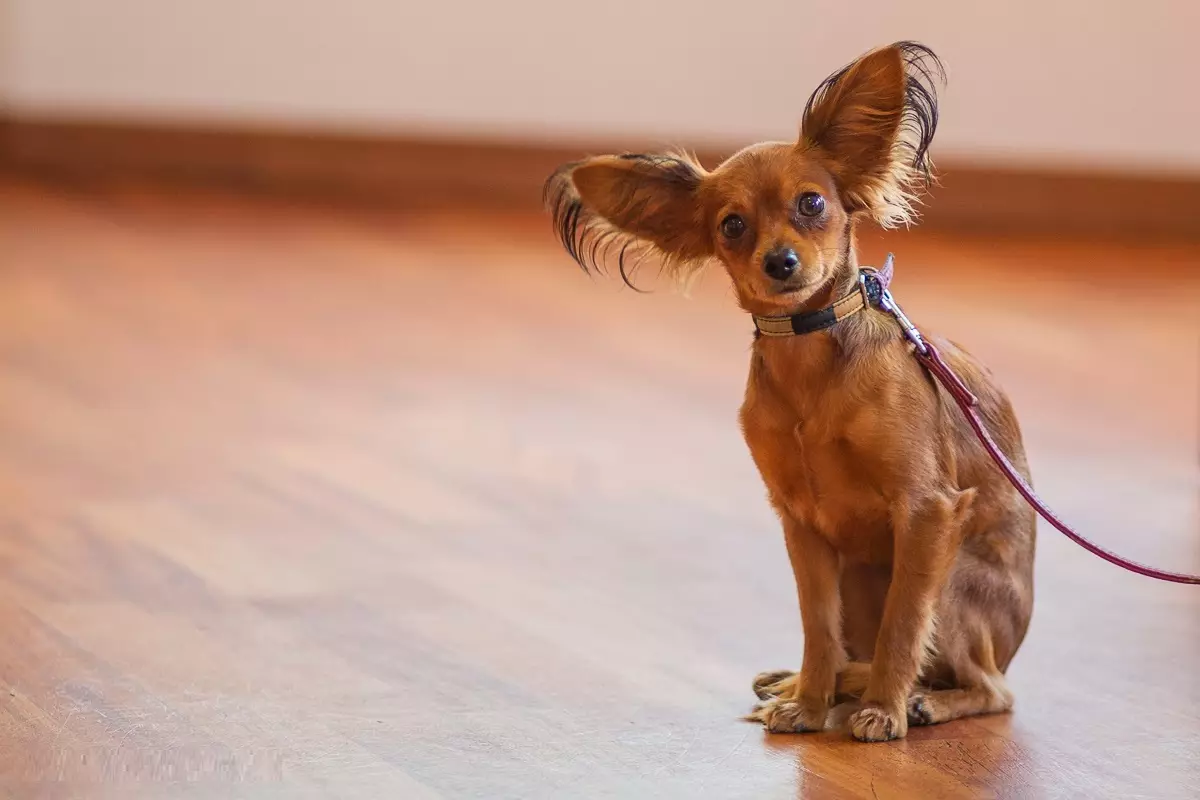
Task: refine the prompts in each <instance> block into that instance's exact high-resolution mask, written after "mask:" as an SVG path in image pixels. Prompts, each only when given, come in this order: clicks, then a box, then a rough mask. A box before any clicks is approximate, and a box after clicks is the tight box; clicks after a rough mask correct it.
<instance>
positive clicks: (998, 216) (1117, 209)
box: [0, 119, 1200, 239]
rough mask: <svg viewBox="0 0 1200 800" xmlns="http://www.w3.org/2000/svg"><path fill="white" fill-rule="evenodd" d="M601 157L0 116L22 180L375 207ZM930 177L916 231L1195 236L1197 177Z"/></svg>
mask: <svg viewBox="0 0 1200 800" xmlns="http://www.w3.org/2000/svg"><path fill="white" fill-rule="evenodd" d="M635 144H636V143H635ZM643 144H644V143H643ZM613 149H614V148H612V147H610V146H597V147H592V148H584V147H570V146H551V145H542V144H533V143H522V142H499V141H484V140H468V139H463V140H454V139H446V138H434V137H399V136H397V137H372V136H354V135H339V134H330V133H305V132H294V131H273V130H251V129H240V130H239V129H209V130H206V129H201V128H195V127H185V126H179V127H172V126H168V125H159V124H140V123H121V124H116V123H113V124H101V123H96V122H89V121H46V120H25V119H22V120H15V119H9V120H7V121H4V120H0V165H3V166H4V167H5V168H6V169H8V170H10V171H16V172H20V173H23V174H29V175H37V176H42V177H46V178H51V179H71V180H75V181H78V180H105V181H111V180H126V179H132V180H147V179H149V180H157V181H162V180H169V181H183V182H189V183H207V184H216V185H221V186H225V187H232V188H236V189H238V190H242V191H265V192H271V193H285V194H290V195H307V196H314V197H323V198H336V199H343V200H355V201H365V202H371V203H389V204H392V203H395V204H420V205H430V204H433V205H441V204H469V205H474V206H478V205H484V206H497V207H505V208H536V207H538V206H539V204H540V202H541V186H542V181H543V180H544V179H545V177H546V176H547V175H548V174H549V173H550V172H551V171H552V170H553V169H554V168H555V167H556V166H558V165H559V164H562V163H564V162H566V161H570V160H573V159H577V158H580V157H581V156H583V155H586V154H587V153H589V152H593V153H595V152H611V151H612V150H613ZM615 149H621V148H615ZM723 155H724V154H723V153H720V152H708V153H701V160H702V161H704V162H705V163H706V164H712V163H715V162H716V161H717V160H719V159H720V158H721V157H723ZM940 175H941V184H940V185H939V186H938V187H936V188H935V189H934V191H933V193H932V195H931V196H930V197H928V198H927V200H926V204H925V206H924V209H923V216H924V221H923V225H924V226H925V227H934V228H947V229H958V230H961V229H977V230H980V231H999V230H1013V231H1022V232H1046V233H1082V234H1088V235H1112V236H1119V237H1122V238H1125V237H1129V236H1131V235H1133V236H1137V235H1157V236H1170V237H1186V238H1197V239H1200V175H1187V176H1181V177H1178V178H1168V177H1163V176H1151V175H1138V174H1116V173H1112V174H1106V173H1100V172H1084V171H1076V172H1071V171H1062V170H1059V171H1052V170H1044V169H1010V168H1001V167H995V166H988V165H982V164H978V163H970V162H966V161H957V162H955V161H950V162H943V163H942V164H940Z"/></svg>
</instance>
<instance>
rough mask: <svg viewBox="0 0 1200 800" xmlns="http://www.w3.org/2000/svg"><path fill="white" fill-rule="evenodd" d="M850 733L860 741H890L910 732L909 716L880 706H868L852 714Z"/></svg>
mask: <svg viewBox="0 0 1200 800" xmlns="http://www.w3.org/2000/svg"><path fill="white" fill-rule="evenodd" d="M849 726H850V735H851V736H853V737H854V738H855V739H858V740H859V741H860V742H888V741H891V740H892V739H902V738H904V736H905V735H906V734H907V733H908V718H907V716H906V715H905V714H904V713H903V712H901V713H898V714H897V713H893V712H890V711H886V710H884V709H883V708H880V707H879V706H866V707H865V708H862V709H859V710H858V711H856V712H854V714H852V715H851V717H850V720H849Z"/></svg>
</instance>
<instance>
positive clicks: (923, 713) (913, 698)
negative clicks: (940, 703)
mask: <svg viewBox="0 0 1200 800" xmlns="http://www.w3.org/2000/svg"><path fill="white" fill-rule="evenodd" d="M908 724H909V725H932V724H933V709H932V708H931V707H930V704H929V698H928V697H926V696H925V695H923V694H921V693H919V692H918V693H915V694H912V695H909V698H908Z"/></svg>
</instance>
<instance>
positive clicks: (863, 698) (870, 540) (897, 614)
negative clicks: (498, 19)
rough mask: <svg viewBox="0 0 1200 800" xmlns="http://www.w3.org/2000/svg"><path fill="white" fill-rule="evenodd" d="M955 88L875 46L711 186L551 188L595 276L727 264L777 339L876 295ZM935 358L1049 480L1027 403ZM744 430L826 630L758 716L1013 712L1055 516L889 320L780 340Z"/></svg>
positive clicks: (966, 365) (807, 634) (803, 587)
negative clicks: (1034, 498)
mask: <svg viewBox="0 0 1200 800" xmlns="http://www.w3.org/2000/svg"><path fill="white" fill-rule="evenodd" d="M941 75H942V73H941V64H940V63H939V62H938V60H937V57H936V56H935V55H934V54H933V53H932V52H931V51H930V50H929V49H927V48H925V47H923V46H921V45H918V44H913V43H908V42H904V43H899V44H896V45H893V46H890V47H886V48H882V49H879V50H876V51H873V52H871V53H869V54H867V55H865V56H863V57H862V58H860V59H859V60H858V61H856V62H854V63H853V64H851V65H850V66H848V67H846V68H845V69H843V70H841V71H839V72H837V73H835V74H834V75H832V76H830V77H829V78H828V79H827V80H826V81H825V82H824V83H822V84H821V86H820V87H819V88H818V89H817V91H816V92H815V93H814V94H813V96H812V97H811V98H810V99H809V101H808V104H807V106H806V107H805V109H804V116H803V124H802V132H801V135H800V140H799V141H798V142H796V143H790V142H789V143H766V144H759V145H754V146H752V147H748V148H746V149H744V150H742V151H741V152H739V153H737V154H736V155H734V156H733V157H731V158H730V159H728V160H727V161H725V162H724V163H723V164H721V166H719V167H717V168H716V169H715V170H713V171H712V172H707V171H705V170H704V169H703V168H702V167H701V166H700V165H699V164H697V163H695V161H694V160H693V159H690V158H688V157H686V156H681V155H666V156H645V155H624V156H600V157H597V158H591V159H588V160H586V161H583V162H580V163H576V164H568V165H566V166H564V167H563V168H562V169H560V170H559V171H558V172H556V173H555V175H554V176H552V177H551V178H550V181H549V182H548V184H547V198H548V200H549V202H550V205H551V209H552V211H553V214H554V219H555V225H556V229H557V230H558V232H559V233H560V235H561V236H562V240H563V243H564V245H565V246H566V248H567V250H568V252H570V253H571V255H572V256H573V257H574V258H575V259H576V260H577V261H579V262H580V264H582V265H583V266H584V268H585V269H588V268H589V267H595V266H598V265H599V264H600V262H601V260H602V258H603V257H604V256H605V254H606V253H609V252H611V251H612V248H613V247H617V248H619V256H618V258H617V260H618V263H619V265H620V269H621V274H622V276H623V277H626V279H627V276H626V264H627V257H628V255H629V254H630V253H631V252H642V253H650V254H652V255H654V256H656V257H658V258H660V259H661V260H662V262H663V264H664V266H665V267H666V269H667V270H668V271H670V272H671V273H673V274H675V275H676V276H679V277H687V276H689V275H691V274H694V273H695V271H696V270H698V269H699V268H700V267H701V266H703V265H704V264H705V263H707V262H709V261H712V260H716V261H719V262H721V263H722V264H723V265H724V266H725V268H726V270H727V271H728V273H729V276H730V278H731V279H732V281H733V286H734V288H735V291H736V293H737V297H738V301H739V303H740V305H741V306H742V308H743V309H745V310H746V311H748V312H750V313H751V314H754V315H756V318H757V322H758V323H759V324H760V327H761V325H762V324H763V323H764V320H763V318H772V317H774V318H784V319H785V320H786V318H787V317H789V316H791V315H795V314H801V313H804V312H812V311H819V310H821V309H829V308H830V307H831V306H833V305H834V304H835V303H836V302H837V301H838V300H840V299H843V298H847V299H849V300H853V295H854V293H855V292H856V291H858V287H859V274H860V271H859V266H858V262H857V257H856V252H855V228H856V226H857V225H858V224H859V223H860V222H863V221H866V220H873V221H874V222H876V223H878V224H880V225H883V226H884V227H891V226H893V225H896V224H906V223H908V222H910V221H911V220H912V217H913V211H912V206H911V203H912V202H913V200H914V195H915V192H917V191H918V190H920V189H921V188H922V187H923V186H924V185H927V184H928V182H929V180H930V169H931V164H930V162H929V157H928V152H927V151H928V147H929V144H930V141H931V140H932V138H933V134H934V130H935V128H936V126H937V105H936V96H935V85H934V84H935V79H936V78H940V77H941ZM830 316H831V315H830V314H828V313H827V314H826V315H825V319H826V321H828V319H829V317H830ZM838 316H840V314H839V315H838ZM809 319H812V318H811V317H810V318H809ZM769 321H770V320H769V319H768V320H766V322H769ZM764 332H765V331H764ZM933 341H934V342H935V343H936V344H937V345H938V347H939V349H940V350H941V352H942V354H943V357H944V358H945V359H946V360H947V361H948V362H949V363H950V365H951V366H952V367H953V368H954V369H955V370H956V371H957V372H958V374H959V375H960V376H961V377H962V378H963V379H964V380H965V381H966V383H967V385H968V386H969V387H970V388H971V390H972V391H973V392H974V393H975V394H976V395H978V397H979V401H980V413H981V414H982V415H983V418H984V419H985V420H986V422H987V424H988V426H989V428H990V429H991V431H992V432H993V435H994V436H995V438H996V440H997V441H998V443H999V444H1000V446H1001V448H1002V449H1003V450H1004V452H1005V453H1006V454H1007V455H1008V457H1009V458H1010V459H1011V460H1012V461H1013V462H1014V463H1015V464H1016V465H1017V468H1018V469H1019V470H1020V471H1021V472H1022V473H1023V474H1025V475H1026V477H1028V467H1027V465H1026V461H1025V456H1024V450H1023V445H1022V442H1021V434H1020V430H1019V427H1018V425H1017V420H1016V417H1015V416H1014V414H1013V411H1012V408H1011V406H1010V404H1009V402H1008V400H1007V398H1006V397H1005V396H1004V394H1003V393H1002V392H1001V390H1000V389H999V388H998V387H997V386H996V384H995V382H994V381H993V379H992V378H991V376H990V374H989V373H988V372H987V371H986V370H985V369H984V368H983V367H982V366H980V365H979V364H978V363H976V362H975V361H974V360H973V359H972V358H971V357H970V356H969V355H967V353H965V352H964V351H963V350H961V349H959V348H957V347H956V346H954V345H953V344H952V343H949V342H945V341H942V340H939V339H936V338H935V339H934V340H933ZM741 424H742V429H743V431H744V433H745V438H746V442H747V444H748V445H749V447H750V452H751V454H752V455H753V457H754V462H755V464H757V466H758V469H759V471H760V472H761V473H762V477H763V481H764V482H765V483H766V486H767V490H768V493H769V496H770V499H771V503H772V505H773V506H774V507H775V510H776V511H777V512H778V514H779V517H780V519H781V520H782V522H783V530H784V537H785V540H786V543H787V551H788V555H789V557H790V560H791V564H792V569H793V571H794V573H795V578H796V587H797V590H798V593H799V598H800V616H801V619H802V621H803V624H804V658H803V662H802V666H801V668H800V672H799V673H791V672H776V673H764V674H762V675H760V676H758V678H757V679H756V681H755V690H756V691H757V692H758V694H759V697H760V698H761V699H762V700H763V702H762V703H761V704H760V705H759V706H758V707H757V708H756V710H755V712H754V714H753V715H752V719H756V720H759V721H761V722H762V723H763V724H764V725H765V726H766V727H767V728H768V729H770V730H772V731H815V730H822V729H823V728H825V727H826V725H827V722H828V721H829V720H830V719H833V718H835V717H836V716H837V715H832V714H830V710H831V708H832V706H833V703H834V701H835V698H839V697H840V698H854V699H856V702H853V703H852V704H851V705H848V706H847V707H846V711H847V712H849V713H850V715H849V717H848V725H849V729H850V732H851V733H852V735H853V736H854V737H855V738H856V739H860V740H862V741H883V740H888V739H895V738H898V737H902V736H904V735H905V734H906V732H907V730H908V726H909V724H930V723H937V722H945V721H947V720H952V719H957V718H959V717H964V716H967V715H971V714H983V713H989V712H998V711H1006V710H1008V709H1009V708H1011V707H1012V702H1013V698H1012V694H1011V693H1010V692H1009V690H1008V689H1007V687H1006V685H1005V680H1004V673H1005V670H1006V669H1007V667H1008V664H1009V662H1010V661H1011V660H1012V658H1013V656H1014V655H1015V654H1016V652H1017V648H1018V647H1019V646H1020V644H1021V641H1022V639H1023V638H1024V636H1025V631H1026V629H1027V627H1028V625H1029V619H1030V616H1031V614H1032V610H1033V555H1034V514H1033V511H1032V510H1031V509H1030V508H1029V507H1028V506H1026V505H1025V503H1024V502H1023V501H1022V499H1021V497H1020V496H1019V495H1018V494H1017V492H1016V491H1015V490H1014V489H1013V488H1012V487H1011V486H1010V485H1009V483H1008V482H1007V481H1006V480H1005V478H1004V476H1003V475H1001V473H1000V472H999V471H998V470H997V469H996V468H995V466H994V465H993V464H992V463H991V462H990V461H989V460H988V457H987V455H986V454H985V452H984V450H983V449H982V448H981V447H980V446H979V444H978V443H977V441H976V439H975V438H974V435H973V434H972V432H971V430H970V428H969V427H968V425H967V423H966V421H965V420H964V418H963V416H962V414H961V413H960V412H959V410H958V409H957V408H956V407H955V405H954V403H953V402H952V401H951V400H950V398H949V397H948V396H947V395H946V393H945V392H944V391H943V390H942V389H940V388H939V387H938V386H937V385H936V384H935V383H934V382H933V380H932V379H931V378H930V376H929V375H928V374H927V373H926V372H925V371H924V370H923V368H922V367H921V365H920V364H919V363H918V362H917V361H916V359H915V358H914V357H913V353H912V345H911V344H910V343H909V342H908V341H907V340H905V339H904V338H903V337H902V336H901V335H900V329H899V328H898V326H897V324H896V321H895V320H894V319H893V318H892V317H890V316H888V315H886V314H884V313H883V312H881V311H879V310H877V309H876V308H873V307H869V306H868V307H866V308H863V309H862V310H861V311H859V312H858V313H855V314H853V315H852V316H848V317H847V318H845V319H839V320H838V321H837V322H836V324H832V325H829V326H828V327H822V328H820V329H818V330H814V331H813V332H811V333H805V334H804V335H787V336H759V337H758V338H757V339H756V341H755V343H754V349H753V355H752V357H751V363H750V377H749V381H748V383H747V386H746V397H745V402H744V404H743V405H742V409H741Z"/></svg>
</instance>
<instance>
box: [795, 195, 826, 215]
mask: <svg viewBox="0 0 1200 800" xmlns="http://www.w3.org/2000/svg"><path fill="white" fill-rule="evenodd" d="M799 205H800V213H801V214H803V215H804V216H806V217H819V216H821V213H822V212H823V211H825V198H824V197H821V195H819V194H817V193H816V192H805V193H804V194H802V195H800V204H799Z"/></svg>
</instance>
